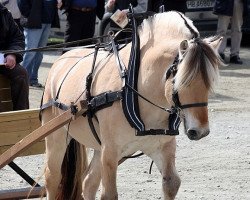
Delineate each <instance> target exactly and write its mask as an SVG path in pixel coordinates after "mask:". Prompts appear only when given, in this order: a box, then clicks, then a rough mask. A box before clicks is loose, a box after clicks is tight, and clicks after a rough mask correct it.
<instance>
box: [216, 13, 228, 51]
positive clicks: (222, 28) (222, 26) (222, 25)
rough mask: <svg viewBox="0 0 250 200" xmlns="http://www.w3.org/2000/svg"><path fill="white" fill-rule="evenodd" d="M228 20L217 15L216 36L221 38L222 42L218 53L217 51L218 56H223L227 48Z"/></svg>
mask: <svg viewBox="0 0 250 200" xmlns="http://www.w3.org/2000/svg"><path fill="white" fill-rule="evenodd" d="M230 18H231V17H229V16H225V15H218V24H217V34H218V35H220V36H222V37H223V40H222V42H221V45H220V47H219V50H218V51H219V54H223V55H224V51H225V49H226V46H227V29H228V25H229V22H230Z"/></svg>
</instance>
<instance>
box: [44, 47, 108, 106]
mask: <svg viewBox="0 0 250 200" xmlns="http://www.w3.org/2000/svg"><path fill="white" fill-rule="evenodd" d="M94 51H95V50H94V49H92V48H83V49H74V50H71V51H68V52H66V53H65V54H63V55H62V56H60V57H59V58H58V59H57V60H56V61H55V63H54V64H53V66H52V68H51V70H50V72H49V75H48V79H47V82H46V86H45V94H44V98H43V101H44V103H46V101H49V100H50V99H51V98H55V97H56V96H58V97H59V100H60V101H61V102H63V103H65V104H67V103H70V102H71V101H72V102H74V101H75V100H76V99H77V98H78V97H79V95H80V94H81V93H82V92H83V91H84V90H85V88H86V87H85V85H86V77H87V76H88V74H89V73H90V72H91V69H92V64H93V55H94ZM104 54H106V52H104V53H100V54H98V57H97V62H98V60H100V59H102V57H103V55H104ZM64 94H66V95H64Z"/></svg>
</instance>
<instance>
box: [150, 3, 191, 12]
mask: <svg viewBox="0 0 250 200" xmlns="http://www.w3.org/2000/svg"><path fill="white" fill-rule="evenodd" d="M162 5H164V10H165V11H171V10H175V11H179V12H182V13H185V12H186V10H187V1H186V0H152V10H153V11H154V12H159V8H160V7H161V6H162Z"/></svg>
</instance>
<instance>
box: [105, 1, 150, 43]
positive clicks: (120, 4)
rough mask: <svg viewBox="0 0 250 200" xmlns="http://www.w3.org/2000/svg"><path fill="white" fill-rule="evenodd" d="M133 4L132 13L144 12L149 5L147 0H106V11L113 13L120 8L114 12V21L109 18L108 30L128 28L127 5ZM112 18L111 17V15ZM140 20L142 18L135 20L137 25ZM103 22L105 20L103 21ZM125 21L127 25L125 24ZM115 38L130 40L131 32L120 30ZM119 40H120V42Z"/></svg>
mask: <svg viewBox="0 0 250 200" xmlns="http://www.w3.org/2000/svg"><path fill="white" fill-rule="evenodd" d="M130 4H131V5H132V6H133V10H134V13H145V12H147V11H148V7H149V1H148V0H108V2H107V3H106V5H105V10H106V12H109V13H115V12H116V11H117V10H120V11H121V12H118V13H116V20H115V21H116V23H115V22H114V21H113V20H110V19H109V21H110V23H109V24H110V30H112V31H113V32H117V31H118V30H120V29H121V28H130V27H131V24H129V23H128V22H129V21H128V20H126V18H127V13H128V12H129V5H130ZM111 18H112V17H111ZM123 21H127V22H125V24H123V26H119V25H118V24H119V23H118V24H117V22H121V23H120V25H121V24H122V23H123ZM141 22H142V20H139V21H137V23H138V25H139V24H140V23H141ZM103 23H105V21H103ZM126 23H127V25H126ZM116 39H117V40H121V41H122V40H124V42H125V43H127V42H130V41H131V33H130V32H122V33H120V34H119V36H118V37H116ZM121 41H120V42H121Z"/></svg>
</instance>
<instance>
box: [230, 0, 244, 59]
mask: <svg viewBox="0 0 250 200" xmlns="http://www.w3.org/2000/svg"><path fill="white" fill-rule="evenodd" d="M242 24H243V3H242V1H241V0H235V1H234V11H233V17H232V22H231V54H230V57H233V56H237V57H239V52H240V44H241V38H242V32H241V27H242Z"/></svg>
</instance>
